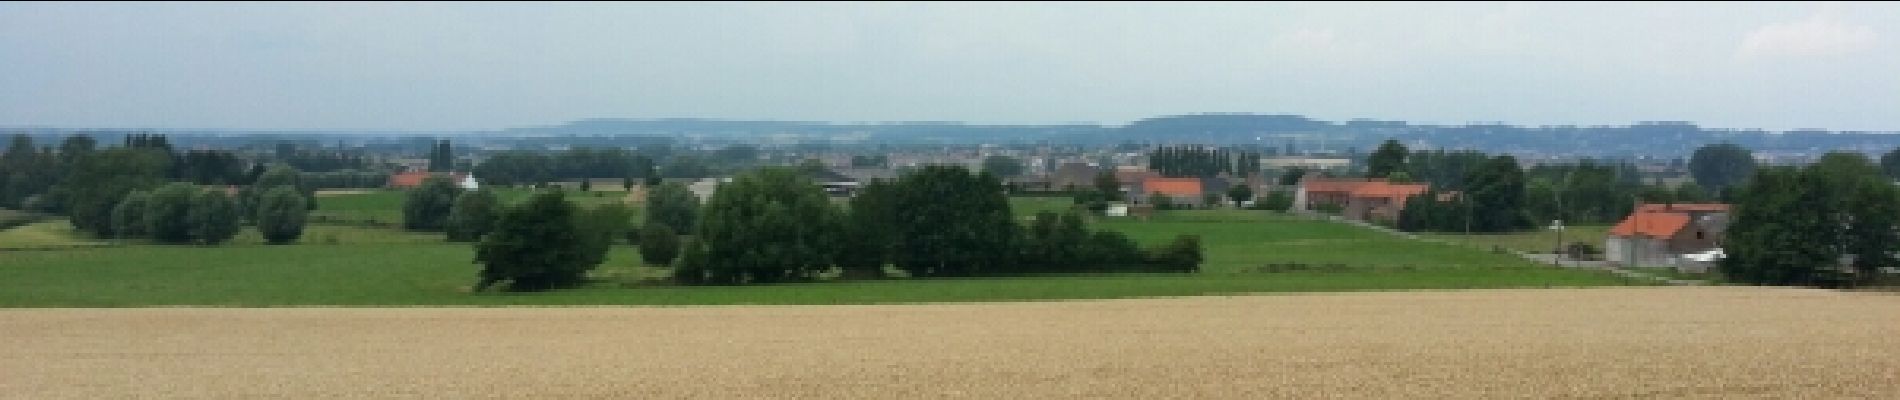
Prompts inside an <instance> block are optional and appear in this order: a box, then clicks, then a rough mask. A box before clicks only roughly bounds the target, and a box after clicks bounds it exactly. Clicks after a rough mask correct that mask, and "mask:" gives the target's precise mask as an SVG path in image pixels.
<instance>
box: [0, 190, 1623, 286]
mask: <svg viewBox="0 0 1900 400" xmlns="http://www.w3.org/2000/svg"><path fill="white" fill-rule="evenodd" d="M504 193H506V192H504ZM400 194H401V193H399V192H371V193H367V194H354V195H339V196H326V197H324V198H322V199H320V200H319V201H320V202H321V203H320V204H321V205H322V207H323V212H331V213H342V214H350V215H395V216H398V217H397V218H398V220H399V218H400V217H399V216H400V214H401V213H400V211H396V209H400V207H401V196H400ZM508 196H509V197H505V199H509V200H511V201H518V200H519V199H522V198H525V197H526V192H525V191H522V192H521V193H518V194H510V195H508ZM583 196H585V197H581V198H582V200H581V201H582V202H583V203H590V204H599V203H594V202H593V200H592V199H590V198H588V197H591V196H586V195H583ZM577 197H579V196H577ZM1012 203H1013V205H1014V206H1015V209H1016V210H1017V212H1018V213H1019V214H1023V215H1029V214H1033V213H1034V212H1035V211H1038V210H1059V209H1066V208H1067V207H1068V204H1067V203H1068V199H1065V198H1017V199H1012ZM392 208H394V209H392ZM352 213H353V214H352ZM1090 226H1091V228H1094V229H1111V230H1116V231H1121V232H1124V233H1126V234H1128V235H1129V236H1130V237H1132V238H1134V239H1135V240H1136V241H1137V242H1140V243H1141V244H1143V245H1144V246H1150V245H1156V244H1160V243H1164V242H1166V241H1168V240H1171V239H1172V238H1173V237H1174V236H1175V235H1179V234H1194V235H1200V236H1201V238H1202V245H1203V248H1204V254H1205V256H1206V262H1205V263H1204V264H1203V268H1202V269H1203V272H1202V273H1199V274H1115V275H1056V276H1040V277H1013V278H978V279H918V280H900V279H893V280H875V281H831V282H819V283H801V284H783V285H769V286H748V287H679V286H671V285H667V284H665V283H663V281H662V280H661V279H659V278H661V277H664V276H665V274H666V271H664V270H663V269H660V268H650V267H644V266H640V265H637V264H638V259H639V257H638V252H637V250H636V249H634V248H632V247H631V246H628V245H625V244H621V245H617V246H616V247H615V248H614V250H613V252H612V253H611V254H610V255H609V257H608V260H607V262H606V263H605V264H604V265H602V266H601V268H600V269H598V270H596V271H595V274H594V278H595V279H594V280H593V282H591V283H590V284H588V285H586V286H584V287H581V288H576V289H570V290H560V291H553V292H547V293H469V292H468V287H469V286H470V285H471V284H472V283H474V281H475V273H476V270H477V268H478V266H477V265H475V264H474V263H473V257H474V251H473V249H472V247H471V246H470V245H469V244H464V243H446V242H444V241H443V240H442V239H441V236H440V235H439V234H428V233H409V232H402V231H397V230H393V229H386V228H376V227H367V226H360V225H341V224H315V225H311V226H310V227H309V228H308V229H307V231H306V232H305V234H304V236H303V239H302V241H301V243H300V244H296V245H286V246H269V245H264V244H262V243H261V240H260V239H258V238H257V236H256V233H255V232H254V231H250V230H248V229H247V231H246V232H245V233H244V234H242V235H240V236H239V237H238V238H237V239H236V240H234V241H233V243H230V244H227V245H223V246H217V247H203V246H179V245H154V244H145V243H110V242H108V243H105V244H106V246H103V247H72V248H65V249H54V250H31V251H22V250H11V251H4V250H0V306H4V307H132V306H310V305H340V306H408V305H429V306H442V305H467V306H505V305H728V304H866V303H921V302H966V301H1009V300H1055V299H1099V298H1128V297H1150V296H1190V295H1212V294H1244V293H1277V292H1333V291H1362V290H1436V289H1474V288H1523V287H1587V286H1604V285H1626V284H1639V283H1636V282H1629V281H1626V280H1623V279H1621V278H1617V277H1614V276H1611V275H1608V274H1605V273H1601V272H1597V271H1581V270H1563V269H1553V268H1548V267H1542V266H1537V265H1532V264H1530V263H1528V262H1525V261H1523V260H1521V259H1518V258H1516V257H1512V256H1510V255H1507V254H1495V253H1492V252H1489V251H1483V250H1479V249H1476V248H1473V247H1468V246H1459V245H1447V244H1437V243H1430V242H1423V241H1415V240H1407V239H1404V238H1399V237H1396V236H1392V235H1388V234H1384V233H1379V232H1375V231H1371V230H1367V229H1363V228H1358V227H1353V226H1349V225H1345V224H1339V223H1334V222H1327V221H1317V220H1307V219H1303V218H1298V217H1290V216H1283V215H1279V214H1272V213H1268V212H1263V211H1242V210H1192V211H1167V212H1163V213H1161V214H1160V215H1157V216H1156V217H1155V218H1153V219H1151V220H1147V221H1139V220H1133V219H1107V220H1097V221H1094V222H1093V223H1091V225H1090ZM61 227H65V229H64V230H63V231H62V230H61V229H60V228H61ZM95 242H97V241H95V240H90V239H85V238H83V237H81V236H79V235H75V234H73V233H72V232H70V226H69V225H67V224H66V223H65V221H64V220H57V219H56V220H48V221H45V222H40V223H36V224H30V225H27V226H23V227H20V228H15V229H10V230H7V231H0V249H6V248H10V247H13V248H18V247H34V246H37V247H38V248H57V247H59V246H61V245H75V246H83V245H84V244H88V243H95ZM25 244H32V245H33V246H25Z"/></svg>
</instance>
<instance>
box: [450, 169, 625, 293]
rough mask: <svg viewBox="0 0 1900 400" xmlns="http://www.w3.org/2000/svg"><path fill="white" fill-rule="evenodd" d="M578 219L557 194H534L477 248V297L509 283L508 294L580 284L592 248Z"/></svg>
mask: <svg viewBox="0 0 1900 400" xmlns="http://www.w3.org/2000/svg"><path fill="white" fill-rule="evenodd" d="M576 214H578V213H577V212H576V211H575V209H574V205H573V204H569V203H568V202H567V199H566V197H565V196H563V195H562V193H561V192H559V191H548V192H542V193H538V194H535V195H534V197H532V198H530V199H528V202H527V203H525V204H522V205H519V206H515V207H511V208H509V209H508V210H507V211H505V212H503V213H502V215H501V220H500V221H499V222H497V223H496V225H495V231H494V232H490V233H489V234H488V235H486V236H483V237H482V241H481V243H479V244H476V245H475V262H476V263H479V264H482V270H481V272H480V273H479V276H480V280H479V281H478V282H477V283H476V284H475V290H476V291H482V290H487V289H488V288H489V287H491V286H494V285H495V284H498V283H502V282H507V284H508V290H512V291H537V290H547V289H553V288H559V287H566V286H570V285H574V284H577V283H580V282H581V280H582V278H583V277H584V276H585V274H586V273H587V271H588V270H591V269H593V268H594V267H595V266H596V265H598V264H593V263H589V261H591V260H592V259H594V257H590V256H589V255H588V254H586V253H587V252H588V250H589V249H588V248H587V247H588V243H587V239H586V238H585V237H584V236H586V235H587V233H586V232H582V229H581V227H580V226H577V225H576V223H575V218H576V217H575V216H576Z"/></svg>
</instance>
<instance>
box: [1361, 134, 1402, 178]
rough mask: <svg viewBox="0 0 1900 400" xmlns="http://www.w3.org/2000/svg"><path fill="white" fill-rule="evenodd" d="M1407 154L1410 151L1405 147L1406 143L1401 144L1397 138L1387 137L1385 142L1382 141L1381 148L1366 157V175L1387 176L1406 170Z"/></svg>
mask: <svg viewBox="0 0 1900 400" xmlns="http://www.w3.org/2000/svg"><path fill="white" fill-rule="evenodd" d="M1407 154H1410V153H1409V152H1408V151H1407V150H1406V149H1405V145H1402V144H1399V141H1397V140H1393V139H1386V140H1385V143H1380V144H1379V149H1378V150H1374V151H1373V152H1372V156H1371V157H1369V158H1367V159H1366V177H1368V178H1387V177H1390V176H1391V175H1392V173H1394V172H1402V171H1405V170H1406V167H1405V156H1406V155H1407Z"/></svg>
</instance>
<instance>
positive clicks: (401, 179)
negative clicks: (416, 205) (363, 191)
mask: <svg viewBox="0 0 1900 400" xmlns="http://www.w3.org/2000/svg"><path fill="white" fill-rule="evenodd" d="M438 174H439V175H444V176H448V177H449V180H450V181H453V182H455V183H458V184H459V183H461V182H462V177H463V176H466V174H458V173H430V172H404V173H400V174H395V175H390V176H389V187H392V188H412V187H417V186H422V180H423V179H428V178H429V176H430V175H438Z"/></svg>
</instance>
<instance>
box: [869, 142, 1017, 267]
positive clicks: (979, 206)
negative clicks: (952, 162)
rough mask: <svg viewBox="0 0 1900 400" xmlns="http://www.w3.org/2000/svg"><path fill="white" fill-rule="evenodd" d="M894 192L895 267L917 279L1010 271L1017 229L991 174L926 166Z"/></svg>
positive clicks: (1000, 187) (905, 178) (999, 184)
mask: <svg viewBox="0 0 1900 400" xmlns="http://www.w3.org/2000/svg"><path fill="white" fill-rule="evenodd" d="M897 192H898V193H899V195H898V196H899V198H898V201H897V204H898V205H897V207H896V209H897V210H898V211H897V217H898V218H897V219H896V223H895V225H896V227H895V228H896V229H897V232H896V235H894V236H896V238H897V248H896V251H894V252H893V260H892V262H893V264H896V265H897V268H899V269H902V270H904V271H906V272H909V273H910V274H911V276H921V277H939V276H971V275H977V274H985V273H992V272H996V273H1005V272H1009V271H1011V270H1012V269H1013V267H1014V261H1013V260H1011V258H1013V257H1011V255H1013V254H1016V251H1015V248H1014V247H1013V246H1014V244H1015V243H1016V237H1017V231H1018V230H1019V227H1018V226H1016V223H1015V222H1014V221H1013V220H1012V218H1013V217H1012V214H1011V213H1010V208H1009V198H1008V197H1007V196H1006V195H1005V194H1004V190H1003V184H1002V181H1001V180H999V179H997V178H996V177H995V176H994V175H990V174H988V173H983V174H972V173H970V172H969V171H968V170H965V169H963V168H962V167H956V166H926V167H923V168H920V169H918V170H916V171H913V172H911V173H909V174H906V175H904V176H903V177H902V178H899V179H898V182H897Z"/></svg>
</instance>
